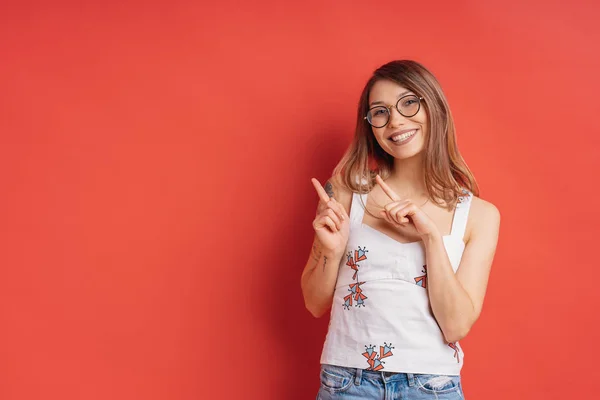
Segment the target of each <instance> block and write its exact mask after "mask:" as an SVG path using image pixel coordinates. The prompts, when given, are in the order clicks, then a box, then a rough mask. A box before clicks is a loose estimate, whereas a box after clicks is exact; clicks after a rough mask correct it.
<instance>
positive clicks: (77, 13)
mask: <svg viewBox="0 0 600 400" xmlns="http://www.w3.org/2000/svg"><path fill="white" fill-rule="evenodd" d="M53 3H54V4H53V5H49V4H47V2H42V1H29V2H18V1H9V2H6V1H4V2H2V4H1V5H0V139H1V143H0V152H1V153H0V163H1V164H0V167H1V168H0V174H1V175H0V177H1V182H0V183H1V188H2V196H0V197H1V200H0V202H1V218H0V221H1V222H0V227H1V237H0V239H1V240H0V398H1V399H3V400H17V399H18V400H30V399H31V400H33V399H57V400H58V399H60V400H71V399H86V400H93V399H102V400H104V399H145V400H154V399H169V400H184V399H186V400H187V399H190V400H191V399H238V398H244V399H310V398H314V397H315V394H316V390H317V387H318V379H319V378H318V361H319V354H320V350H321V346H322V343H323V339H324V335H325V332H326V328H327V318H323V319H321V320H315V319H313V318H312V317H311V316H310V315H309V313H308V312H307V311H305V310H304V308H303V301H302V295H301V291H300V273H301V271H302V268H303V266H304V262H305V261H306V259H307V256H308V252H309V249H310V243H311V240H312V228H311V221H312V218H313V216H314V210H315V206H316V195H315V193H314V191H313V188H312V185H311V184H310V178H311V177H313V176H314V177H317V178H319V179H321V180H322V181H323V180H325V179H327V178H328V176H329V174H330V173H331V170H332V168H333V167H334V165H335V164H336V162H337V160H338V159H339V157H340V156H341V155H342V153H343V151H344V149H345V148H346V146H347V145H348V143H349V141H350V138H351V135H352V131H353V126H354V121H355V108H356V104H357V101H358V96H359V93H360V90H361V89H362V86H363V85H364V83H365V81H366V80H367V78H368V77H369V74H370V73H371V72H372V71H373V70H374V69H375V68H376V67H377V66H379V65H381V64H382V63H384V62H387V61H389V60H392V59H401V58H411V59H416V60H418V61H421V62H423V63H424V64H425V65H426V66H428V67H429V68H430V69H431V70H432V71H433V72H434V73H435V74H436V75H437V77H438V78H439V80H440V81H441V82H442V85H443V87H444V89H445V92H446V94H447V96H448V99H449V101H450V104H451V106H452V110H453V112H454V116H455V120H456V124H457V129H458V139H459V143H460V147H461V150H462V153H463V155H464V157H465V158H466V160H467V162H468V163H469V165H470V167H471V168H472V170H473V171H474V173H475V176H476V177H477V178H478V181H479V183H480V185H481V188H482V197H484V198H485V199H487V200H489V201H492V202H493V203H495V204H496V205H497V206H498V207H499V209H500V210H501V213H502V216H503V219H502V227H501V237H500V243H499V247H498V253H497V257H496V261H495V263H494V267H493V268H492V275H491V281H490V285H489V290H488V294H487V298H486V303H485V306H484V311H483V314H482V317H481V319H480V320H479V321H478V323H477V324H476V325H475V327H474V329H473V330H472V331H471V333H470V335H469V337H468V338H467V339H465V340H464V341H463V342H462V343H463V347H464V348H465V352H466V357H465V361H466V365H465V368H464V370H463V371H464V376H463V379H464V385H465V392H466V395H467V398H468V399H470V400H477V399H485V400H495V399H498V400H500V399H502V400H505V399H527V400H529V399H544V400H548V399H576V398H584V397H586V396H587V393H590V391H592V393H594V392H595V390H594V389H593V384H594V383H595V382H598V380H599V379H600V372H599V371H600V370H599V369H598V368H597V361H596V360H597V358H598V357H599V356H600V352H599V351H598V343H597V338H598V337H599V334H600V328H599V323H598V319H597V315H598V312H597V309H598V307H599V306H600V298H599V295H598V289H597V286H596V285H597V282H598V279H600V273H599V272H598V252H597V248H598V247H597V246H598V244H597V240H598V239H597V237H598V226H599V224H600V212H599V210H598V207H597V198H598V189H597V187H598V186H597V181H598V179H597V173H598V169H599V167H600V162H599V161H598V155H597V153H598V146H599V144H600V139H599V134H600V122H599V120H598V92H599V90H600V85H599V78H598V71H599V70H600V60H599V56H598V43H600V28H599V24H598V23H597V21H598V18H599V17H600V6H599V5H598V3H595V4H593V2H587V3H584V2H578V1H575V2H570V3H571V5H566V4H559V2H551V3H548V2H545V1H544V2H542V1H537V2H528V3H527V4H522V3H523V2H521V1H512V2H510V1H509V2H507V1H485V2H479V1H464V2H445V1H439V2H438V3H435V2H426V3H423V2H418V1H415V2H398V1H391V2H387V1H378V2H348V1H325V2H323V1H316V0H314V1H303V2H284V1H270V2H266V1H263V2H242V1H240V2H233V1H230V0H222V1H218V2H213V3H212V4H206V5H205V4H200V3H199V2H198V1H172V2H167V1H162V2H141V1H138V2H134V1H129V2H113V3H114V4H111V3H110V2H106V1H104V2H100V1H97V2H95V4H92V2H88V4H85V5H82V4H79V2H74V1H73V2H70V3H69V2H66V1H63V2H53ZM250 3H255V4H253V5H250ZM449 3H453V4H452V5H450V4H449ZM563 3H566V2H563ZM586 398H587V397H586Z"/></svg>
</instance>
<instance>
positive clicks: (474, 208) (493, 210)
mask: <svg viewBox="0 0 600 400" xmlns="http://www.w3.org/2000/svg"><path fill="white" fill-rule="evenodd" d="M499 227H500V210H498V207H496V206H495V205H494V204H492V203H490V202H489V201H486V200H483V199H481V198H479V197H476V196H473V199H472V200H471V208H470V210H469V220H468V222H467V234H468V239H471V238H473V237H474V236H497V235H498V230H499Z"/></svg>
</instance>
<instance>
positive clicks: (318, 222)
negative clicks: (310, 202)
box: [311, 178, 350, 254]
mask: <svg viewBox="0 0 600 400" xmlns="http://www.w3.org/2000/svg"><path fill="white" fill-rule="evenodd" d="M311 181H312V183H313V186H314V187H315V189H316V191H317V194H318V195H319V205H318V207H317V216H316V217H315V219H314V221H313V228H314V230H315V234H316V236H317V239H318V240H319V243H320V244H321V249H322V250H323V251H326V252H328V253H335V254H337V253H341V254H343V253H344V252H345V249H346V243H347V242H348V236H349V234H350V217H349V216H348V213H347V212H346V209H345V208H344V206H343V205H341V204H340V203H338V202H337V201H336V200H335V199H334V198H333V197H331V198H330V197H329V195H328V194H327V192H326V191H325V189H323V186H321V183H320V182H319V181H318V180H316V179H314V178H313V179H311Z"/></svg>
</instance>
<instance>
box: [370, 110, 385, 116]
mask: <svg viewBox="0 0 600 400" xmlns="http://www.w3.org/2000/svg"><path fill="white" fill-rule="evenodd" d="M386 111H387V109H385V108H378V109H375V110H371V115H373V116H374V117H377V116H379V115H383V114H385V112H386Z"/></svg>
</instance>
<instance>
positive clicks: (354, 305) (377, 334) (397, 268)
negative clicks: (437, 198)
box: [321, 191, 473, 375]
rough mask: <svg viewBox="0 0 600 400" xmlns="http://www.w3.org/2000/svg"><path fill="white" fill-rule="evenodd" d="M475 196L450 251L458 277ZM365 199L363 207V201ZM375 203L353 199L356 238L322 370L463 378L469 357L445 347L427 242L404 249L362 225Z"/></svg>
mask: <svg viewBox="0 0 600 400" xmlns="http://www.w3.org/2000/svg"><path fill="white" fill-rule="evenodd" d="M472 197H473V196H472V194H471V193H469V192H466V191H465V195H464V196H463V197H461V198H460V201H459V203H457V206H456V210H455V212H454V218H453V221H452V231H451V233H450V235H447V236H444V237H443V240H444V246H445V248H446V251H447V253H448V257H449V259H450V262H451V264H452V268H453V269H454V272H456V270H457V268H458V265H459V264H460V260H461V258H462V254H463V251H464V248H465V244H464V242H463V236H464V233H465V228H466V225H467V218H468V215H469V208H470V206H471V200H472ZM361 198H362V204H361V200H360V199H361ZM363 204H367V195H366V194H363V195H359V194H357V193H354V194H353V195H352V205H351V208H350V236H349V238H348V244H347V248H346V256H345V257H342V261H341V262H340V268H339V273H338V278H337V283H336V287H335V292H334V296H333V304H332V307H331V316H330V321H329V330H328V332H327V337H326V339H325V344H324V347H323V353H322V355H321V363H322V364H332V365H339V366H343V367H351V368H362V369H368V370H374V371H380V370H383V371H388V372H404V373H424V374H438V375H459V374H460V370H461V368H462V365H463V358H464V356H463V352H462V349H461V347H460V345H459V344H458V342H455V343H447V342H446V340H445V339H444V336H443V334H442V331H441V329H440V328H439V326H438V324H437V322H436V320H435V318H434V316H433V313H432V311H431V308H430V305H429V295H428V292H427V266H426V262H425V248H424V245H423V242H412V243H400V242H398V241H396V240H394V239H392V238H391V237H390V236H387V235H386V234H384V233H382V232H380V231H378V230H376V229H374V228H371V227H370V226H368V225H365V224H363V223H362V221H363V215H364V212H365V211H364V207H363Z"/></svg>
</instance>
